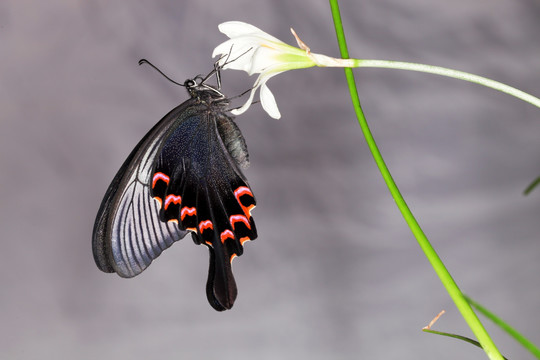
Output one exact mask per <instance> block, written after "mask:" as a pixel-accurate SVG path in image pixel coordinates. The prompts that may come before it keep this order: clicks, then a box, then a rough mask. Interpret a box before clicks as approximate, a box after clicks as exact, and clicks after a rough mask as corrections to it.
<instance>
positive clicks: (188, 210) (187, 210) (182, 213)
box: [180, 206, 197, 220]
mask: <svg viewBox="0 0 540 360" xmlns="http://www.w3.org/2000/svg"><path fill="white" fill-rule="evenodd" d="M192 215H197V209H195V208H194V207H191V208H188V207H187V206H184V207H183V208H182V210H180V220H184V218H185V217H186V216H192Z"/></svg>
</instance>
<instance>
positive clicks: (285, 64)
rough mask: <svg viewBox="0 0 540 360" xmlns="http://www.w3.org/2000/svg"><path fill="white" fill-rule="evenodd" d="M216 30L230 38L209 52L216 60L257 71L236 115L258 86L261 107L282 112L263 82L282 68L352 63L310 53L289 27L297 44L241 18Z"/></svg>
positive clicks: (274, 114)
mask: <svg viewBox="0 0 540 360" xmlns="http://www.w3.org/2000/svg"><path fill="white" fill-rule="evenodd" d="M219 31H221V32H222V33H224V34H225V35H227V36H228V37H229V38H230V39H229V40H227V41H225V42H224V43H222V44H220V45H218V46H217V47H216V48H215V49H214V52H213V53H212V57H215V56H217V55H220V56H221V58H220V60H219V61H218V64H219V65H220V66H223V69H233V70H243V71H245V72H247V73H248V74H249V75H253V74H260V75H259V77H258V78H257V81H255V84H254V85H253V88H252V89H251V93H250V95H249V99H248V100H247V102H246V103H245V104H244V105H243V106H242V107H240V108H238V109H235V110H233V111H232V113H233V114H235V115H239V114H242V113H244V112H245V111H246V110H247V109H248V108H249V107H250V105H251V103H252V102H253V97H254V96H255V91H256V90H257V89H258V88H259V87H260V88H261V93H260V98H261V105H262V107H263V109H264V110H265V111H266V112H267V113H268V115H270V116H271V117H273V118H274V119H279V118H280V117H281V114H280V113H279V109H278V107H277V104H276V99H275V98H274V95H273V94H272V92H271V91H270V89H268V86H266V82H267V81H268V80H269V79H270V78H271V77H273V76H275V75H277V74H280V73H282V72H284V71H287V70H292V69H301V68H308V67H312V66H339V67H351V66H352V62H351V61H349V60H348V59H347V60H345V59H335V58H330V57H328V56H325V55H320V54H312V53H311V52H310V50H309V48H308V47H307V46H306V45H305V44H304V43H303V42H302V41H301V40H300V39H299V38H298V36H297V35H296V33H294V30H292V29H291V31H292V32H293V34H294V36H295V37H296V39H297V42H298V45H299V46H300V48H297V47H294V46H291V45H288V44H286V43H284V42H283V41H281V40H279V39H277V38H275V37H273V36H272V35H270V34H267V33H265V32H264V31H262V30H260V29H258V28H256V27H255V26H253V25H250V24H247V23H244V22H240V21H228V22H225V23H222V24H220V25H219Z"/></svg>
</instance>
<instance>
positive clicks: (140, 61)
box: [139, 59, 185, 86]
mask: <svg viewBox="0 0 540 360" xmlns="http://www.w3.org/2000/svg"><path fill="white" fill-rule="evenodd" d="M142 64H148V65H150V66H151V67H153V68H154V70H156V71H157V72H158V73H160V74H161V75H162V76H163V77H164V78H165V79H167V80H169V81H170V82H172V83H173V84H176V85H179V86H185V85H184V84H180V83H179V82H176V81H174V80H173V79H171V78H170V77H168V76H167V75H165V74H164V73H163V71H161V70H159V69H158V68H157V66H155V65H154V64H152V63H151V62H150V61H148V60H146V59H141V60H139V65H142Z"/></svg>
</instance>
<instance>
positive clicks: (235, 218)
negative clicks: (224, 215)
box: [229, 215, 251, 230]
mask: <svg viewBox="0 0 540 360" xmlns="http://www.w3.org/2000/svg"><path fill="white" fill-rule="evenodd" d="M229 221H230V222H231V226H232V228H233V230H236V229H235V228H234V224H236V223H237V222H242V223H244V224H246V226H247V228H248V229H250V230H251V224H250V223H249V220H248V219H247V217H245V216H244V215H231V216H230V217H229Z"/></svg>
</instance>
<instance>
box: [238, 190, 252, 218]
mask: <svg viewBox="0 0 540 360" xmlns="http://www.w3.org/2000/svg"><path fill="white" fill-rule="evenodd" d="M244 195H249V196H251V197H252V198H253V199H254V200H255V197H254V196H253V193H252V192H251V190H250V188H248V187H247V186H240V187H238V189H236V190H234V196H235V197H236V201H238V203H239V204H240V206H241V207H242V210H243V211H244V214H246V216H247V217H248V218H251V210H253V208H254V207H255V205H250V206H244V204H242V202H241V201H240V197H242V196H244Z"/></svg>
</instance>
